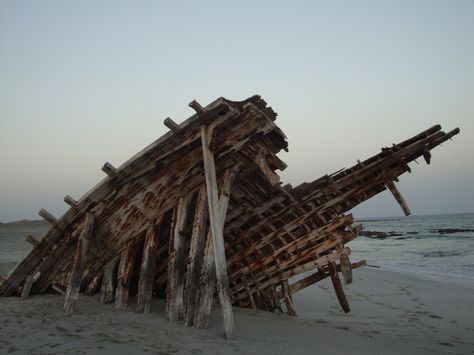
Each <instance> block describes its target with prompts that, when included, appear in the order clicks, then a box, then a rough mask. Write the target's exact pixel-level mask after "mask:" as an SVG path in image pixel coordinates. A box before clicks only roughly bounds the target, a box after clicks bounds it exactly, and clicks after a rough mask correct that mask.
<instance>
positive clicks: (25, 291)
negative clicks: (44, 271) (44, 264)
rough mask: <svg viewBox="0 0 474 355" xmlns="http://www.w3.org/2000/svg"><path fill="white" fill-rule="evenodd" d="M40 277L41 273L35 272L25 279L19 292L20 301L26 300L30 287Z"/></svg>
mask: <svg viewBox="0 0 474 355" xmlns="http://www.w3.org/2000/svg"><path fill="white" fill-rule="evenodd" d="M40 276H41V272H39V271H37V272H35V273H33V275H28V276H27V277H26V280H25V283H24V285H23V289H22V290H21V296H20V299H21V300H22V301H23V300H26V299H27V298H28V296H29V295H30V291H31V287H32V286H33V284H34V283H35V281H36V280H38V278H39V277H40Z"/></svg>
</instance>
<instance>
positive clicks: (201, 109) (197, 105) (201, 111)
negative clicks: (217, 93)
mask: <svg viewBox="0 0 474 355" xmlns="http://www.w3.org/2000/svg"><path fill="white" fill-rule="evenodd" d="M188 106H189V107H191V108H192V109H193V110H194V111H196V113H197V114H198V115H199V116H201V115H203V114H204V113H205V112H206V111H205V109H204V107H202V106H201V104H200V103H199V102H197V101H196V100H193V101H191V102H190V103H189V105H188Z"/></svg>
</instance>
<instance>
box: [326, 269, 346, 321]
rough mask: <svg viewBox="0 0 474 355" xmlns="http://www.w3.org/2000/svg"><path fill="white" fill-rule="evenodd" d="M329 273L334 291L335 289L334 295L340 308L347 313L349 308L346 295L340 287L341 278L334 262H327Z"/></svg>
mask: <svg viewBox="0 0 474 355" xmlns="http://www.w3.org/2000/svg"><path fill="white" fill-rule="evenodd" d="M328 268H329V275H330V276H331V281H332V285H333V286H334V291H336V296H337V299H338V301H339V304H340V305H341V308H342V310H343V311H344V313H349V312H350V311H351V309H350V308H349V302H347V298H346V295H345V293H344V289H343V288H342V284H341V280H340V279H339V276H338V275H337V268H336V265H335V264H334V263H329V265H328Z"/></svg>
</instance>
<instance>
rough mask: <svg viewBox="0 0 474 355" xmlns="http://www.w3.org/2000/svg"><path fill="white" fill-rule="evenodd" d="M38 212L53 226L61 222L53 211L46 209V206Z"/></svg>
mask: <svg viewBox="0 0 474 355" xmlns="http://www.w3.org/2000/svg"><path fill="white" fill-rule="evenodd" d="M38 214H39V215H40V216H41V217H43V218H44V219H45V220H46V221H48V222H49V223H50V224H51V225H53V226H57V225H58V224H59V221H58V219H57V218H56V217H54V216H53V215H52V214H51V213H49V212H48V211H46V210H45V209H44V208H42V209H40V210H39V212H38Z"/></svg>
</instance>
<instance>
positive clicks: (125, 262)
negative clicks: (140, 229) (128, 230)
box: [114, 237, 141, 309]
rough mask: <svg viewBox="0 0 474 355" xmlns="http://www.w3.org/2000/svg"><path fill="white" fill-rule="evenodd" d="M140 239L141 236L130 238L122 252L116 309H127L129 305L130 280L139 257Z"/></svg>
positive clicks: (118, 273)
mask: <svg viewBox="0 0 474 355" xmlns="http://www.w3.org/2000/svg"><path fill="white" fill-rule="evenodd" d="M140 239H141V238H140V237H136V238H135V239H132V240H130V241H129V242H128V244H127V246H126V247H125V250H124V251H123V252H122V256H121V258H120V264H119V267H118V271H117V288H116V290H115V303H114V307H115V308H116V309H126V308H127V307H128V296H129V288H130V281H131V277H132V272H133V269H134V267H135V261H136V257H137V245H138V243H140V242H141V240H140Z"/></svg>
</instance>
